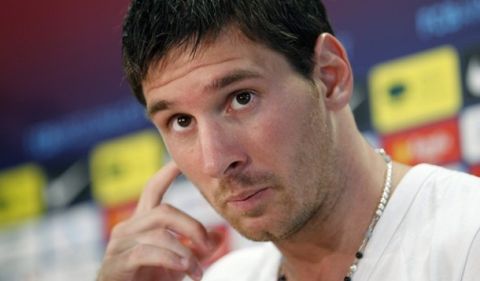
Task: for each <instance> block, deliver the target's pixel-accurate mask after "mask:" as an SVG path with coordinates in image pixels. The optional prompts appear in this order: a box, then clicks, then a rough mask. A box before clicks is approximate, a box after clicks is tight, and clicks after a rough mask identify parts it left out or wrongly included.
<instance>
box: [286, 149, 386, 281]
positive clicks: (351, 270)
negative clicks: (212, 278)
mask: <svg viewBox="0 0 480 281" xmlns="http://www.w3.org/2000/svg"><path fill="white" fill-rule="evenodd" d="M375 152H376V153H378V154H380V156H382V157H383V160H385V163H386V164H387V174H386V176H385V184H384V186H383V192H382V196H381V197H380V201H379V202H378V205H377V209H376V210H375V214H374V215H373V218H372V221H371V222H370V225H369V226H368V229H367V231H366V232H365V236H364V237H363V241H362V244H361V245H360V247H359V248H358V250H357V252H356V253H355V260H354V261H353V263H352V265H351V266H350V268H349V270H348V273H347V275H346V276H345V278H344V279H343V280H344V281H352V276H353V274H354V273H355V272H356V271H357V269H358V263H359V262H360V260H361V259H362V258H363V253H364V251H365V248H366V247H367V244H368V241H369V240H370V237H372V233H373V230H374V228H375V226H376V225H377V222H378V220H379V219H380V217H382V215H383V211H384V210H385V206H386V205H387V203H388V199H390V191H391V189H392V170H393V164H392V159H391V158H390V156H389V155H388V154H387V153H386V152H385V150H384V149H383V148H379V149H375ZM278 281H287V277H286V276H285V274H284V273H283V274H280V276H279V277H278Z"/></svg>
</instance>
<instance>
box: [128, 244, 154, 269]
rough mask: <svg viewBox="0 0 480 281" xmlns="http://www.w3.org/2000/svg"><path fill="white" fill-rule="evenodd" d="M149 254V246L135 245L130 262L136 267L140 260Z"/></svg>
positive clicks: (130, 255) (129, 258)
mask: <svg viewBox="0 0 480 281" xmlns="http://www.w3.org/2000/svg"><path fill="white" fill-rule="evenodd" d="M148 254H149V247H148V246H146V245H143V244H137V245H135V246H134V247H133V248H132V249H131V251H130V254H129V256H128V264H129V265H130V266H132V267H135V266H136V265H137V264H138V262H139V261H140V260H141V259H142V258H143V257H145V256H147V255H148Z"/></svg>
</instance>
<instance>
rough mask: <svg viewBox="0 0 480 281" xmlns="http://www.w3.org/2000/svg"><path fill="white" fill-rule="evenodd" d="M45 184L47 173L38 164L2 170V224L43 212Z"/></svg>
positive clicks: (0, 209) (0, 189) (0, 182)
mask: <svg viewBox="0 0 480 281" xmlns="http://www.w3.org/2000/svg"><path fill="white" fill-rule="evenodd" d="M45 184H46V177H45V174H44V172H43V170H42V169H41V168H40V167H39V166H38V165H36V164H25V165H22V166H19V167H15V168H11V169H8V170H5V171H1V172H0V225H3V224H8V223H12V222H15V221H18V220H22V219H27V218H31V217H35V216H37V215H39V214H41V212H42V211H43V206H44V204H43V196H42V192H43V188H44V186H45Z"/></svg>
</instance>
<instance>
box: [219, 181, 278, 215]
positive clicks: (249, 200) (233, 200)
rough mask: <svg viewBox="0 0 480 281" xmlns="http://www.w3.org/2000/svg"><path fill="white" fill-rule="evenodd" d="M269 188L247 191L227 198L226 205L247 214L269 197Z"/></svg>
mask: <svg viewBox="0 0 480 281" xmlns="http://www.w3.org/2000/svg"><path fill="white" fill-rule="evenodd" d="M270 194H271V188H268V187H265V188H261V189H256V190H249V191H245V192H241V193H239V194H236V195H233V196H230V197H228V199H227V203H228V204H229V205H230V206H231V207H233V208H235V209H238V210H239V211H242V212H248V211H251V210H254V209H255V208H257V207H258V206H260V205H261V204H263V203H265V202H266V201H267V199H268V197H270Z"/></svg>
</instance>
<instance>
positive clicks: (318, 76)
mask: <svg viewBox="0 0 480 281" xmlns="http://www.w3.org/2000/svg"><path fill="white" fill-rule="evenodd" d="M314 59H315V65H314V69H313V75H314V79H315V80H317V82H320V83H322V84H323V85H324V87H322V88H324V90H325V93H322V94H323V97H324V100H325V104H326V106H327V108H329V109H330V110H333V111H337V110H340V109H342V108H344V107H345V106H346V105H348V103H349V101H350V98H351V96H352V91H353V75H352V68H351V66H350V62H349V60H348V56H347V53H346V52H345V49H344V48H343V46H342V44H341V43H340V42H339V41H338V40H337V39H336V38H335V37H334V36H333V35H331V34H329V33H323V34H321V35H320V36H318V38H317V43H316V45H315V54H314Z"/></svg>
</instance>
